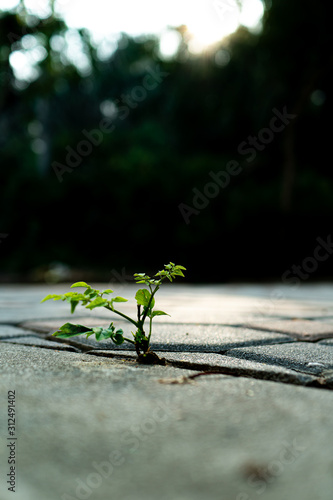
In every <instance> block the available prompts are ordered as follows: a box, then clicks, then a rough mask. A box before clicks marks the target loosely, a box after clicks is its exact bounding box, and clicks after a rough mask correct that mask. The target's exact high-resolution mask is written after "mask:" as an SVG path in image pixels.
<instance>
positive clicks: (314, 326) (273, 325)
mask: <svg viewBox="0 0 333 500" xmlns="http://www.w3.org/2000/svg"><path fill="white" fill-rule="evenodd" d="M247 327H248V328H254V329H258V330H264V331H270V332H280V333H284V334H287V335H290V336H291V337H294V338H296V339H299V340H307V341H316V340H320V339H324V338H331V337H333V324H332V323H325V322H324V321H315V320H301V319H294V320H267V319H265V320H261V321H257V322H255V321H251V322H249V323H247Z"/></svg>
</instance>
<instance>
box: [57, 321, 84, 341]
mask: <svg viewBox="0 0 333 500" xmlns="http://www.w3.org/2000/svg"><path fill="white" fill-rule="evenodd" d="M90 331H91V328H87V327H86V326H83V325H73V324H72V323H65V324H64V325H62V327H60V328H59V330H57V331H56V332H54V333H53V336H54V337H59V338H60V339H68V338H70V337H75V336H76V335H81V334H82V333H88V332H90Z"/></svg>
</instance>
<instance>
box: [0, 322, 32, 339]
mask: <svg viewBox="0 0 333 500" xmlns="http://www.w3.org/2000/svg"><path fill="white" fill-rule="evenodd" d="M31 335H34V332H32V331H31V330H25V329H23V328H18V327H16V326H13V325H0V340H1V339H8V338H15V337H29V336H31Z"/></svg>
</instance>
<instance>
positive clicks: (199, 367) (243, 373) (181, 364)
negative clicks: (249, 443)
mask: <svg viewBox="0 0 333 500" xmlns="http://www.w3.org/2000/svg"><path fill="white" fill-rule="evenodd" d="M185 352H188V351H184V353H185ZM85 354H88V355H93V356H100V357H106V358H120V359H127V360H131V361H132V360H133V361H134V356H133V354H134V353H132V352H131V351H129V355H126V354H117V353H116V352H115V351H113V352H111V351H110V353H108V354H106V353H105V352H103V353H101V352H98V351H94V350H91V351H87V352H85ZM214 354H216V353H214ZM166 362H167V365H171V366H173V367H174V368H180V369H187V370H194V371H199V372H200V373H202V374H204V373H207V374H213V373H214V374H215V375H216V374H220V375H228V376H232V377H245V378H249V379H256V380H267V381H271V382H277V383H282V384H289V385H294V386H295V385H296V386H301V387H309V388H316V389H326V390H332V389H333V385H329V384H325V379H324V378H323V377H317V378H316V377H315V376H314V375H312V376H313V378H314V380H312V381H309V382H308V383H302V382H301V381H300V380H299V379H298V378H297V377H296V374H297V373H300V374H301V375H308V374H307V373H305V372H302V371H299V370H294V369H293V370H292V371H294V372H295V377H294V376H292V375H290V374H284V375H274V374H268V373H266V374H265V373H259V372H257V373H255V372H253V371H250V370H248V369H246V368H230V367H229V368H228V367H220V366H214V365H209V364H199V363H195V362H193V363H192V362H191V361H170V360H168V359H167V358H166ZM192 378H194V377H193V376H192Z"/></svg>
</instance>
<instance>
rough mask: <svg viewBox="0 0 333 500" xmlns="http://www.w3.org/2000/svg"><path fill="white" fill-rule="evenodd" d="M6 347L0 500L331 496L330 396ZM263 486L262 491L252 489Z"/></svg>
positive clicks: (0, 365) (0, 369)
mask: <svg viewBox="0 0 333 500" xmlns="http://www.w3.org/2000/svg"><path fill="white" fill-rule="evenodd" d="M190 373H195V372H193V371H192V372H190V371H189V370H184V369H180V368H174V367H172V366H166V367H160V366H137V365H135V364H134V363H133V362H131V361H120V360H116V359H106V358H104V359H101V358H99V357H97V356H94V355H92V356H87V355H84V354H81V353H71V352H57V351H53V350H46V349H45V350H42V349H39V348H34V347H26V346H22V345H14V344H5V343H3V344H2V345H1V350H0V401H1V402H2V404H1V405H0V427H1V435H2V436H3V439H6V435H7V419H8V415H7V399H8V390H15V391H16V394H17V406H16V410H17V418H18V422H19V426H18V429H17V432H18V447H17V460H18V467H17V491H16V492H15V495H13V494H12V493H11V492H9V491H8V490H7V486H8V485H7V484H6V479H5V476H6V474H7V471H8V463H7V457H8V448H6V446H2V447H0V464H1V471H2V475H1V477H0V497H1V499H2V500H11V499H12V498H13V497H15V500H45V499H47V500H59V499H62V500H69V499H70V500H72V499H79V498H81V499H82V498H85V499H89V498H91V499H92V498H93V499H94V500H105V499H109V498H120V499H122V500H134V499H136V500H156V498H158V499H159V500H170V499H182V500H202V499H203V498H207V499H209V500H221V499H222V498H223V499H226V500H229V499H230V500H250V499H251V500H252V499H255V498H257V497H258V496H259V493H258V492H259V491H260V492H261V493H262V492H263V493H264V494H263V495H260V496H262V497H263V498H264V499H265V500H281V499H284V498H286V499H295V500H298V499H302V500H313V499H320V500H331V498H332V489H333V476H332V473H331V469H332V467H331V466H332V456H333V442H332V439H331V428H332V413H333V392H332V391H323V390H319V389H316V388H311V389H309V388H306V387H302V386H293V385H288V384H277V383H275V382H270V381H265V380H251V379H249V378H244V377H231V376H228V375H212V376H202V377H198V378H196V379H195V381H194V382H193V383H189V384H173V383H169V381H170V380H173V379H177V378H182V377H186V376H188V375H189V374H190ZM259 488H260V490H259Z"/></svg>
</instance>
